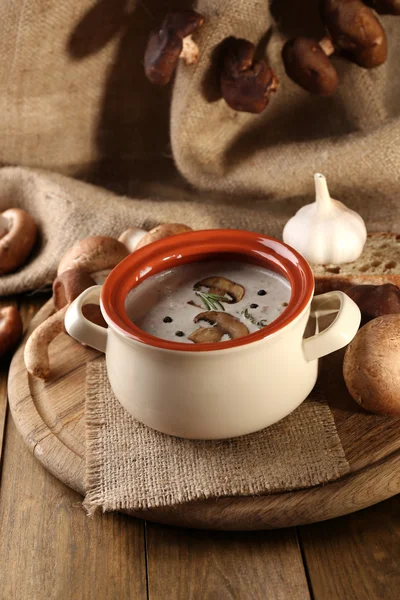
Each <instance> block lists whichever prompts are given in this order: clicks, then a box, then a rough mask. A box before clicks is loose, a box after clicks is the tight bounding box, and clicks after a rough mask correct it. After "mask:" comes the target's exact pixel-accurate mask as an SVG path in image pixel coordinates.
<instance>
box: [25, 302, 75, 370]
mask: <svg viewBox="0 0 400 600" xmlns="http://www.w3.org/2000/svg"><path fill="white" fill-rule="evenodd" d="M67 308H68V306H64V308H62V309H61V310H59V311H57V312H56V313H54V314H53V315H51V316H50V317H49V318H48V319H46V321H44V322H43V323H41V324H40V325H39V327H37V328H36V329H35V330H34V331H33V332H32V333H31V335H30V337H29V339H28V341H27V342H26V346H25V350H24V361H25V366H26V368H27V370H28V372H29V373H30V374H31V375H32V376H33V377H38V378H39V379H43V380H44V381H45V380H46V379H48V378H49V376H50V364H49V350H48V349H49V345H50V343H51V342H52V341H53V340H54V338H55V337H57V335H58V334H59V333H62V332H63V331H65V328H64V317H65V313H66V312H67Z"/></svg>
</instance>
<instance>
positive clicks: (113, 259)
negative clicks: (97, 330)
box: [24, 236, 129, 380]
mask: <svg viewBox="0 0 400 600" xmlns="http://www.w3.org/2000/svg"><path fill="white" fill-rule="evenodd" d="M128 254H129V252H128V250H127V249H126V247H125V246H124V245H123V244H121V242H118V240H115V239H114V238H110V237H104V236H93V237H89V238H85V239H83V240H80V241H79V242H77V243H76V244H74V245H73V246H72V248H70V249H69V250H68V251H67V252H66V254H65V255H64V256H63V258H62V259H61V261H60V263H59V266H58V276H57V279H56V280H55V281H54V284H53V293H54V302H55V306H56V308H58V309H59V310H57V312H55V313H54V314H52V315H51V316H50V317H49V318H48V319H46V321H44V322H43V323H41V324H40V325H39V326H38V327H37V328H36V329H35V330H34V331H33V332H32V334H31V335H30V337H29V339H28V341H27V343H26V345H25V350H24V360H25V366H26V368H27V370H28V371H29V373H30V374H31V375H33V376H34V377H38V378H40V379H44V380H46V379H48V378H49V377H50V363H49V355H48V347H49V345H50V343H51V342H52V341H53V339H54V338H55V337H57V335H58V334H60V333H62V332H65V328H64V318H65V313H66V311H67V308H68V306H69V304H70V303H71V302H72V301H73V300H75V298H77V297H78V296H79V294H80V293H81V292H83V291H84V290H85V289H87V288H88V287H91V286H92V285H95V284H96V282H97V281H96V279H95V276H96V275H97V274H98V273H99V272H100V273H101V272H102V271H104V270H107V272H108V271H109V270H111V269H113V268H114V267H115V266H116V265H117V264H118V263H119V262H121V260H123V259H124V258H125V257H126V256H128ZM65 302H66V304H64V303H65ZM86 311H87V312H86V313H85V314H86V315H87V316H88V317H89V318H91V320H93V321H94V322H96V323H98V324H102V318H101V315H100V314H99V308H98V307H96V308H95V309H93V310H90V309H86Z"/></svg>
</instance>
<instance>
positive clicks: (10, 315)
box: [0, 306, 23, 357]
mask: <svg viewBox="0 0 400 600" xmlns="http://www.w3.org/2000/svg"><path fill="white" fill-rule="evenodd" d="M22 329H23V327H22V320H21V317H20V314H19V312H18V310H17V308H16V307H15V306H5V307H3V308H0V357H2V356H4V355H5V354H6V353H7V352H8V351H9V350H11V349H12V348H14V347H15V346H16V345H17V343H18V340H19V339H20V337H21V335H22Z"/></svg>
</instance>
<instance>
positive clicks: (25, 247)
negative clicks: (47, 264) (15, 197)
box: [0, 208, 37, 275]
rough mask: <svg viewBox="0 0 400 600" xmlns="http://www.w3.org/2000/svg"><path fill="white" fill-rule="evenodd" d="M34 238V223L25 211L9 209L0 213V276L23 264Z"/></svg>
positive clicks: (35, 228)
mask: <svg viewBox="0 0 400 600" xmlns="http://www.w3.org/2000/svg"><path fill="white" fill-rule="evenodd" d="M36 237H37V227H36V223H35V221H34V220H33V219H32V217H31V216H30V214H28V213H27V212H26V211H25V210H22V209H21V208H9V209H8V210H5V211H4V212H3V213H0V275H4V274H6V273H11V272H12V271H15V270H16V269H18V267H21V266H22V265H23V264H25V262H26V260H27V258H28V256H29V254H30V253H31V251H32V248H33V246H34V244H35V241H36Z"/></svg>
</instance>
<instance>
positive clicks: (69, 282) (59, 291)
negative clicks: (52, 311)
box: [53, 269, 96, 310]
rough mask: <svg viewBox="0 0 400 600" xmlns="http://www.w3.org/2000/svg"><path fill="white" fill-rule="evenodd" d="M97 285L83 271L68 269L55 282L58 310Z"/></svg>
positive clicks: (54, 288) (54, 294)
mask: <svg viewBox="0 0 400 600" xmlns="http://www.w3.org/2000/svg"><path fill="white" fill-rule="evenodd" d="M93 285H96V282H95V280H94V279H93V277H92V276H91V275H90V274H89V273H88V272H87V271H84V270H83V269H67V271H64V272H63V273H61V274H60V275H59V276H58V277H57V278H56V279H55V280H54V282H53V302H54V306H55V307H56V310H60V308H64V306H67V305H69V304H71V302H73V301H74V300H75V299H76V298H77V297H78V296H79V295H80V294H81V293H82V292H84V291H85V290H86V289H87V288H89V287H92V286H93Z"/></svg>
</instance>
